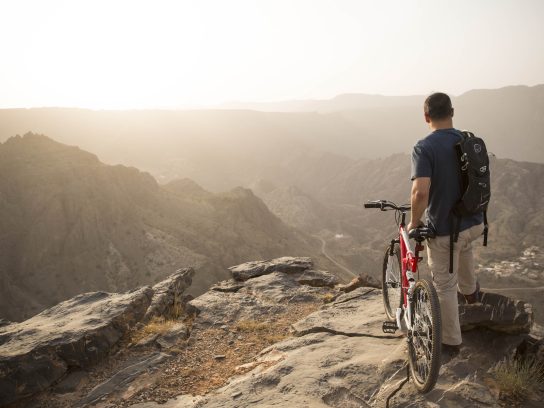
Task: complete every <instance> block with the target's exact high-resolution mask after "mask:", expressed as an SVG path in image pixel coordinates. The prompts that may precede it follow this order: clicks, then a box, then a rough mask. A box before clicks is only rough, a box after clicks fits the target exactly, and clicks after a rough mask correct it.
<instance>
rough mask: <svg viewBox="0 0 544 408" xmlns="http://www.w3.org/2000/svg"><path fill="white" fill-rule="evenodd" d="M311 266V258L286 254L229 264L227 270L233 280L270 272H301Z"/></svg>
mask: <svg viewBox="0 0 544 408" xmlns="http://www.w3.org/2000/svg"><path fill="white" fill-rule="evenodd" d="M312 266H313V262H312V260H311V258H303V257H297V258H295V257H289V256H286V257H283V258H276V259H272V260H268V261H254V262H246V263H243V264H241V265H236V266H231V267H230V268H229V270H230V272H231V274H232V277H233V278H234V279H235V280H237V281H245V280H248V279H252V278H256V277H257V276H261V275H266V274H268V273H271V272H284V273H294V272H302V271H305V270H307V269H311V268H312Z"/></svg>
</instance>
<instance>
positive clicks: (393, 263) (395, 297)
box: [382, 244, 402, 321]
mask: <svg viewBox="0 0 544 408" xmlns="http://www.w3.org/2000/svg"><path fill="white" fill-rule="evenodd" d="M390 249H391V247H390V246H388V247H387V249H386V250H385V255H384V258H383V270H382V294H383V306H384V309H385V314H386V315H387V318H388V319H389V320H390V321H395V319H396V315H395V313H396V311H397V308H398V307H402V281H401V270H402V269H401V264H400V248H399V246H398V245H396V244H395V246H394V247H393V254H391V253H390Z"/></svg>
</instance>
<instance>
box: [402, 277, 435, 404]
mask: <svg viewBox="0 0 544 408" xmlns="http://www.w3.org/2000/svg"><path fill="white" fill-rule="evenodd" d="M411 302H412V328H411V330H409V331H408V358H409V363H410V375H411V377H412V380H413V382H414V385H415V387H416V388H417V390H418V391H419V392H421V393H427V392H429V391H431V390H432V389H433V388H434V386H435V384H436V381H437V380H438V373H439V371H440V365H441V361H440V352H441V344H442V321H441V317H440V302H439V301H438V295H437V293H436V290H435V288H434V286H433V285H432V283H430V282H429V281H428V280H426V279H421V280H418V281H417V282H416V284H415V286H414V291H413V294H412V299H411Z"/></svg>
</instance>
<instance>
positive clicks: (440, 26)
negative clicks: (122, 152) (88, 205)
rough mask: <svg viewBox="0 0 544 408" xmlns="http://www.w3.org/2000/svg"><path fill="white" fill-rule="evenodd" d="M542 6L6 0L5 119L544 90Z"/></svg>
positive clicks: (503, 1)
mask: <svg viewBox="0 0 544 408" xmlns="http://www.w3.org/2000/svg"><path fill="white" fill-rule="evenodd" d="M543 22H544V1H542V0H457V1H451V0H448V1H443V0H419V1H418V0H398V1H394V0H382V1H378V0H373V1H366V0H330V1H329V0H288V1H284V0H247V1H244V0H215V1H213V0H194V1H193V0H172V1H168V0H149V1H143V0H142V1H139V0H107V1H102V0H88V1H81V0H68V1H60V0H55V1H53V0H50V1H49V0H0V108H13V107H38V106H65V107H82V108H92V109H127V108H183V107H198V106H213V105H217V104H221V103H224V102H232V101H245V102H266V101H282V100H291V99H327V98H332V97H334V96H336V95H338V94H342V93H366V94H382V95H413V94H417V95H423V94H427V93H429V92H432V91H438V90H439V91H445V92H449V93H451V94H453V95H459V94H462V93H463V92H466V91H468V90H471V89H481V88H500V87H503V86H508V85H529V86H531V85H536V84H540V83H544V23H543Z"/></svg>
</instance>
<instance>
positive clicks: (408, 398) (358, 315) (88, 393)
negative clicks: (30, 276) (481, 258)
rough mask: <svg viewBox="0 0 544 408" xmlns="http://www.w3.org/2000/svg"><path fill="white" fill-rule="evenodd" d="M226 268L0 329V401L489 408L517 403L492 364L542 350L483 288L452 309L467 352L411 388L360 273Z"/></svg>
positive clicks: (298, 267)
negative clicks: (204, 280)
mask: <svg viewBox="0 0 544 408" xmlns="http://www.w3.org/2000/svg"><path fill="white" fill-rule="evenodd" d="M230 273H231V276H232V278H231V279H229V280H226V281H223V282H220V283H218V284H216V285H214V286H213V287H211V288H210V290H209V291H208V292H206V293H204V294H202V295H201V296H199V297H197V298H195V299H193V300H190V298H187V297H185V296H184V295H183V293H184V291H185V290H186V288H187V286H188V285H189V284H190V282H191V277H192V276H193V274H194V271H193V270H192V269H185V270H180V271H178V272H177V273H176V274H174V275H172V276H171V277H170V278H169V279H167V280H165V281H163V282H161V283H159V284H157V285H155V286H154V287H152V288H151V287H144V288H140V289H137V290H133V291H130V292H127V293H121V294H107V293H101V292H98V293H87V294H84V295H80V296H77V297H75V298H73V299H70V300H68V301H66V302H63V303H61V304H59V305H57V306H55V307H53V308H51V309H48V310H46V311H44V312H42V313H41V314H39V315H37V316H35V317H33V318H32V319H30V320H28V321H25V322H22V323H14V324H10V325H7V326H4V327H0V406H5V407H8V408H21V407H29V406H30V407H38V406H39V407H44V408H59V407H63V408H64V407H92V406H95V407H110V408H113V407H135V408H160V407H168V408H181V407H184V408H188V407H193V408H204V407H208V408H211V407H251V406H262V407H269V406H277V407H294V406H297V407H298V406H301V407H302V406H308V407H336V408H344V407H345V408H350V407H383V406H384V405H385V402H386V400H387V399H388V398H389V397H392V400H391V403H392V405H391V406H395V407H414V406H433V407H434V406H452V407H453V406H455V407H467V408H468V407H471V408H472V407H499V406H505V404H507V405H512V404H515V403H519V402H520V400H519V398H520V396H519V395H517V396H515V397H516V398H517V399H515V400H512V399H511V398H513V397H514V396H512V395H511V394H509V393H508V392H509V391H508V390H509V388H508V387H509V383H508V382H506V383H505V382H504V381H503V380H504V378H503V377H501V376H500V375H499V372H500V367H503V364H505V363H501V361H504V358H507V360H506V361H511V360H510V359H511V358H513V356H516V358H518V359H520V360H519V361H522V360H523V359H527V358H540V359H542V351H543V350H544V343H543V341H542V337H541V336H542V332H541V330H540V332H539V331H538V330H537V331H535V330H534V329H533V330H532V331H531V327H532V320H533V311H532V308H531V306H530V305H529V304H527V303H525V302H523V301H518V300H514V299H509V298H506V297H503V296H501V295H496V294H493V293H486V294H485V295H484V297H483V299H482V303H481V304H474V305H466V304H461V305H460V309H461V310H460V312H461V313H460V315H461V319H462V327H463V331H464V334H463V341H464V344H463V348H462V350H461V352H460V353H459V354H458V355H451V354H443V355H442V369H441V371H440V377H439V380H438V383H437V385H436V387H435V389H434V390H432V391H431V392H430V393H428V394H426V395H421V394H418V393H417V391H416V390H415V388H414V387H413V386H412V384H411V382H408V383H406V384H404V383H403V379H404V378H405V377H406V340H405V338H404V337H403V336H402V335H401V334H394V335H391V334H387V335H386V334H384V333H382V331H381V323H382V320H383V318H384V312H383V306H382V300H381V291H380V290H379V289H376V288H374V287H369V286H366V285H368V284H369V282H368V281H365V279H363V277H361V278H360V279H358V280H356V281H354V282H353V284H351V285H338V282H337V278H335V277H334V276H333V275H331V274H329V273H327V272H323V271H318V270H315V269H313V265H312V261H311V260H310V259H309V258H280V259H275V260H271V261H264V262H250V263H246V264H242V265H238V266H236V267H232V268H230ZM370 284H372V283H370ZM53 326H54V327H55V331H54V332H52V331H51V330H50V327H53ZM538 356H539V357H538ZM501 378H502V379H501ZM509 379H512V377H509ZM540 386H542V383H541V384H540ZM397 389H400V391H399V392H397V393H396V394H395V395H394V396H393V394H394V391H395V390H397ZM543 392H544V389H539V388H538V383H537V386H536V387H533V389H532V390H531V392H526V393H524V395H523V399H522V400H521V402H523V406H526V407H538V406H540V405H539V404H540V403H541V401H542V397H543V395H544V394H543Z"/></svg>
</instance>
